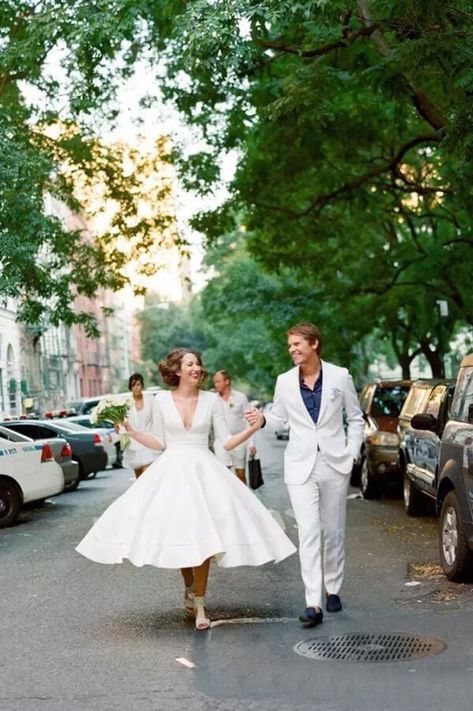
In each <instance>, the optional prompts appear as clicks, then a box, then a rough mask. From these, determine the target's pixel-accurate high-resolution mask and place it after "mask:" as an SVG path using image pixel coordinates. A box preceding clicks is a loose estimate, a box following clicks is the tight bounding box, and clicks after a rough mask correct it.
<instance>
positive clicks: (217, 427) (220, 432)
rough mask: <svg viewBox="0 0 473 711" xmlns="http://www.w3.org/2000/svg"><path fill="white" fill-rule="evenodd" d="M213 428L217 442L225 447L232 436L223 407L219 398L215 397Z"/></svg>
mask: <svg viewBox="0 0 473 711" xmlns="http://www.w3.org/2000/svg"><path fill="white" fill-rule="evenodd" d="M212 428H213V432H214V437H215V441H218V442H219V444H220V445H221V446H222V447H224V446H225V445H226V443H227V442H228V440H229V439H230V438H231V436H232V435H231V434H230V431H229V429H228V427H227V423H226V420H225V413H224V411H223V405H222V403H221V402H220V401H219V399H218V397H217V396H215V398H214V403H213V406H212Z"/></svg>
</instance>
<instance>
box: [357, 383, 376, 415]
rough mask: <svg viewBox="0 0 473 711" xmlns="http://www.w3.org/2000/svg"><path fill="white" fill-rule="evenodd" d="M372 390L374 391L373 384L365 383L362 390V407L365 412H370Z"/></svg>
mask: <svg viewBox="0 0 473 711" xmlns="http://www.w3.org/2000/svg"><path fill="white" fill-rule="evenodd" d="M372 392H373V386H372V385H365V387H364V388H363V390H362V391H361V395H360V407H361V409H362V410H363V412H368V408H369V404H370V399H371V394H372Z"/></svg>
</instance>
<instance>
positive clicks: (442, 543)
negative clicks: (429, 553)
mask: <svg viewBox="0 0 473 711" xmlns="http://www.w3.org/2000/svg"><path fill="white" fill-rule="evenodd" d="M439 548H440V562H441V564H442V568H443V572H444V573H445V575H446V576H447V578H448V579H449V580H453V581H455V582H461V581H462V580H465V579H467V578H470V577H471V574H472V572H473V554H472V552H471V551H470V549H469V548H468V544H467V540H466V536H465V531H464V529H463V522H462V518H461V512H460V504H459V503H458V497H457V495H456V493H455V492H454V491H450V492H449V493H448V494H447V496H446V497H445V499H444V502H443V504H442V509H441V511H440V519H439Z"/></svg>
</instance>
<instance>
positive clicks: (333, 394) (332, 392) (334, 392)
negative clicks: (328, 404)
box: [330, 387, 342, 400]
mask: <svg viewBox="0 0 473 711" xmlns="http://www.w3.org/2000/svg"><path fill="white" fill-rule="evenodd" d="M341 394H342V391H341V390H340V388H336V387H331V388H330V399H331V400H335V398H337V397H340V395H341Z"/></svg>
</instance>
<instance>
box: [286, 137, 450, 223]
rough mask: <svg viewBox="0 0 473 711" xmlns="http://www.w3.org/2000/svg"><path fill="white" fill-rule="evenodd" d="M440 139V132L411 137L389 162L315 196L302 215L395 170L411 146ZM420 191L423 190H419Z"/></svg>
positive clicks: (436, 141) (435, 141)
mask: <svg viewBox="0 0 473 711" xmlns="http://www.w3.org/2000/svg"><path fill="white" fill-rule="evenodd" d="M440 140H441V138H440V136H439V135H438V134H427V135H424V136H417V138H413V139H411V140H410V141H408V142H407V143H405V144H404V145H403V146H402V147H401V148H400V149H399V151H398V152H397V153H396V155H395V156H394V157H393V158H392V160H390V161H389V162H388V163H384V164H382V165H380V166H378V167H376V168H372V170H369V171H368V172H367V173H364V174H363V175H360V176H358V178H355V179H354V180H351V181H349V182H348V183H345V184H344V185H341V186H340V187H339V188H337V189H336V190H334V191H332V192H331V193H325V194H324V195H319V196H318V197H316V198H315V200H313V201H312V202H311V204H310V205H309V207H308V208H307V209H306V210H304V211H303V212H302V213H300V215H301V216H304V215H308V214H309V213H310V212H312V210H314V209H316V208H317V207H324V205H326V204H327V203H329V202H332V200H333V199H334V198H337V197H339V195H342V194H343V193H347V192H352V190H354V189H355V188H359V187H360V186H361V185H363V184H364V183H367V182H369V181H370V180H372V179H373V178H376V177H377V176H378V175H382V174H383V173H387V172H388V171H394V169H395V167H396V166H397V164H398V163H400V162H401V160H402V159H403V158H404V156H405V155H406V153H407V152H408V151H410V150H411V148H415V147H416V146H419V145H421V144H423V143H438V142H439V141H440ZM418 192H421V191H420V190H419V191H418Z"/></svg>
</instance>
